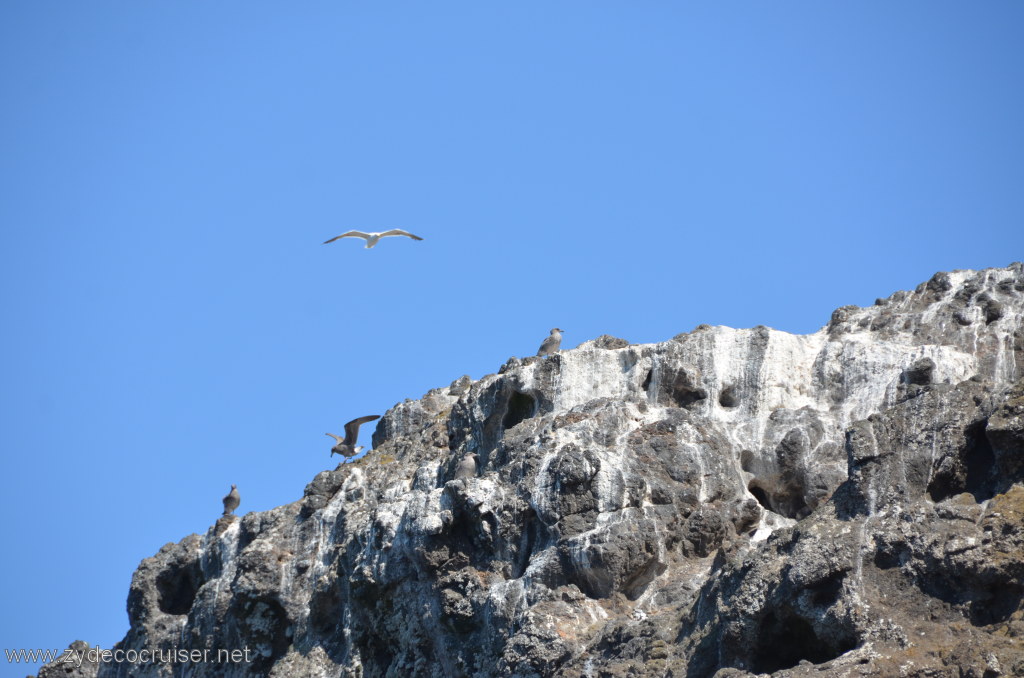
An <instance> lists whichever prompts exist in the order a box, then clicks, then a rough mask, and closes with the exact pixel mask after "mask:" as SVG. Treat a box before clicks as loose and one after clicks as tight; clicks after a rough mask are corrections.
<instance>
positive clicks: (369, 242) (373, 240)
mask: <svg viewBox="0 0 1024 678" xmlns="http://www.w3.org/2000/svg"><path fill="white" fill-rule="evenodd" d="M389 235H404V236H405V237H406V238H412V239H413V240H423V238H421V237H419V236H418V235H413V234H412V233H410V232H409V231H403V230H402V229H400V228H392V229H391V230H390V231H384V232H383V233H364V232H363V231H348V232H346V233H342V234H341V235H339V236H336V237H334V238H331V239H330V240H325V241H324V244H325V245H326V244H327V243H332V242H334V241H335V240H339V239H340V238H362V239H363V240H365V241H366V249H370V248H371V247H373V246H374V245H376V244H377V242H378V241H379V240H380V239H381V238H386V237H388V236H389Z"/></svg>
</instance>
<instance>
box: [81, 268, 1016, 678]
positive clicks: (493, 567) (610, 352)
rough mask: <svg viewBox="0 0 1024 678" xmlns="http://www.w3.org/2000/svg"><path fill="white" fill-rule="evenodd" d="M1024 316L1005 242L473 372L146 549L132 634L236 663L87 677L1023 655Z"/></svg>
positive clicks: (1009, 666) (821, 666) (932, 669)
mask: <svg viewBox="0 0 1024 678" xmlns="http://www.w3.org/2000/svg"><path fill="white" fill-rule="evenodd" d="M1022 317H1024V271H1022V267H1021V265H1020V264H1014V265H1013V266H1011V267H1010V268H1007V269H991V270H986V271H980V272H973V271H956V272H953V273H940V274H937V275H936V276H934V277H933V278H932V279H931V280H930V281H928V282H927V283H924V284H922V285H921V286H919V287H918V288H917V289H916V290H914V291H913V292H897V293H896V294H893V295H892V296H890V297H889V298H887V299H880V300H878V301H877V302H876V304H875V305H874V306H873V307H869V308H858V307H843V308H840V309H838V310H837V311H836V312H835V313H834V314H833V316H832V318H831V321H830V322H829V323H828V325H827V326H826V327H825V328H823V329H822V330H821V331H819V332H817V333H815V334H811V335H806V336H795V335H791V334H787V333H784V332H778V331H775V330H771V329H769V328H766V327H757V328H753V329H746V330H736V329H730V328H727V327H708V326H701V327H698V328H697V329H696V330H694V331H693V332H690V333H687V334H681V335H679V336H676V337H674V338H672V339H671V340H669V341H666V342H663V343H659V344H646V345H630V344H628V343H627V342H625V341H622V340H620V339H616V338H613V337H601V338H599V339H597V340H594V341H591V342H587V343H585V344H583V345H581V346H580V347H578V348H575V349H572V350H568V351H562V352H560V353H558V354H556V355H553V356H548V357H543V358H541V357H528V358H523V359H518V358H513V359H511V360H509V361H508V362H507V363H506V364H505V365H504V366H502V368H501V369H500V371H499V373H498V374H493V375H488V376H485V377H483V378H482V379H479V380H477V381H472V380H470V379H469V378H468V377H463V378H462V379H459V380H457V381H456V382H454V383H453V384H452V385H451V386H450V387H448V388H444V389H437V390H434V391H431V392H430V393H428V394H426V395H425V396H424V397H423V398H421V399H420V400H416V401H406V402H403V403H400V404H398V405H396V406H395V407H394V408H392V409H391V410H390V411H389V412H388V413H387V414H386V415H385V416H384V417H383V418H382V419H381V421H380V422H379V425H378V427H377V430H376V433H375V434H374V441H373V442H374V449H373V451H372V452H371V453H370V454H369V455H367V456H366V457H365V458H364V459H362V460H360V461H359V462H356V463H353V464H344V465H340V466H339V467H337V468H336V469H334V470H331V471H324V472H322V473H320V474H319V475H318V476H317V477H316V478H315V479H313V481H312V482H311V483H310V484H309V486H308V487H307V488H306V491H305V495H304V496H303V498H302V499H301V500H299V501H297V502H295V503H293V504H289V505H287V506H281V507H278V508H276V509H274V510H272V511H267V512H263V513H249V514H246V515H245V516H244V517H241V518H236V517H234V516H226V517H224V518H222V519H221V520H220V521H218V523H217V525H215V526H214V527H212V528H211V529H210V530H209V531H208V532H207V533H206V534H205V535H202V536H197V535H192V536H189V537H187V538H185V539H184V540H182V541H181V542H178V543H177V544H168V545H167V546H165V547H164V548H163V549H161V550H160V552H159V553H158V554H157V555H155V556H153V557H152V558H149V559H147V560H145V561H143V563H142V565H141V566H140V567H139V569H138V571H137V572H136V573H135V576H134V578H133V581H132V586H131V591H130V593H129V597H128V613H129V618H130V621H131V630H130V631H129V633H128V635H127V636H126V637H125V639H124V640H123V641H122V642H121V643H120V645H119V648H120V649H122V650H128V649H135V650H142V649H144V648H145V649H149V650H153V649H156V648H162V649H166V650H168V651H170V650H177V649H188V650H195V649H211V650H216V649H221V648H229V649H230V648H248V649H250V650H251V651H252V653H253V654H252V657H251V660H250V661H246V662H239V663H221V664H218V663H215V662H210V663H198V664H191V665H185V664H166V663H165V664H147V665H143V664H127V663H121V664H116V663H114V664H104V665H102V666H100V668H99V675H100V676H125V677H127V676H170V675H175V676H177V675H189V676H353V677H354V676H523V677H526V676H565V677H569V676H685V677H687V678H697V677H703V676H718V677H719V678H724V677H725V676H733V677H735V676H749V675H752V674H758V673H772V674H773V675H776V676H793V677H795V676H812V675H814V676H821V675H858V676H895V675H904V676H951V677H952V676H978V677H979V678H980V677H982V676H1002V675H1007V676H1010V675H1024V648H1022V642H1024V602H1022V601H1024V484H1022V481H1024V381H1022V377H1024V334H1022V332H1024V325H1022ZM468 454H475V455H477V457H476V459H477V462H478V463H477V465H476V471H475V474H474V473H470V472H467V471H466V467H465V466H464V465H463V466H461V470H460V461H461V460H462V459H463V458H464V457H465V456H466V455H468ZM457 475H458V476H459V477H456V476H457Z"/></svg>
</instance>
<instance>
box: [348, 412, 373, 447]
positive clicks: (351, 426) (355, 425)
mask: <svg viewBox="0 0 1024 678" xmlns="http://www.w3.org/2000/svg"><path fill="white" fill-rule="evenodd" d="M374 419H380V415H379V414H371V415H370V416H368V417H359V418H358V419H353V420H352V421H350V422H348V423H347V424H345V444H346V445H355V444H356V438H357V437H358V436H359V426H360V425H361V424H365V423H366V422H368V421H373V420H374Z"/></svg>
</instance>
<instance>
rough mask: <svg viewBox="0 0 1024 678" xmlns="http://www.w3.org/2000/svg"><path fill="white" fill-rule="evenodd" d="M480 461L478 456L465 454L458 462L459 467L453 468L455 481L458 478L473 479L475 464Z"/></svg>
mask: <svg viewBox="0 0 1024 678" xmlns="http://www.w3.org/2000/svg"><path fill="white" fill-rule="evenodd" d="M479 460H480V455H478V454H475V453H474V454H467V455H466V456H464V457H463V458H462V459H460V460H459V465H458V466H456V467H455V479H456V480H459V479H460V478H475V477H476V469H477V462H478V461H479Z"/></svg>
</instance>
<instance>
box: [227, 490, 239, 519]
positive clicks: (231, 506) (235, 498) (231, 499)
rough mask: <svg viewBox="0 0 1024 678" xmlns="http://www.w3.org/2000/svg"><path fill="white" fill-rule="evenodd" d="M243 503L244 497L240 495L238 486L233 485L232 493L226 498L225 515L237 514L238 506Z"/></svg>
mask: <svg viewBox="0 0 1024 678" xmlns="http://www.w3.org/2000/svg"><path fill="white" fill-rule="evenodd" d="M241 503H242V497H241V495H239V494H238V486H237V485H232V486H231V491H230V492H228V494H227V496H226V497H224V515H230V514H232V513H234V512H235V509H236V508H238V505H239V504H241Z"/></svg>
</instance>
